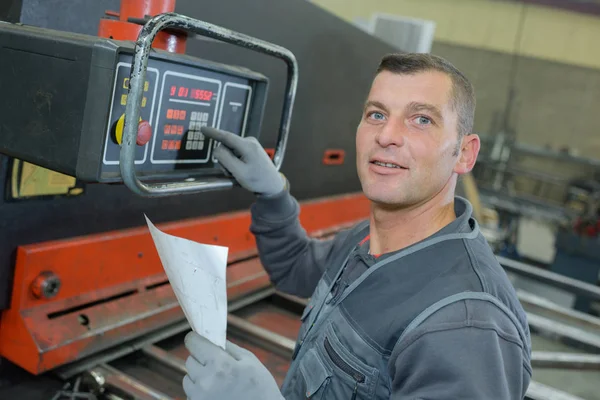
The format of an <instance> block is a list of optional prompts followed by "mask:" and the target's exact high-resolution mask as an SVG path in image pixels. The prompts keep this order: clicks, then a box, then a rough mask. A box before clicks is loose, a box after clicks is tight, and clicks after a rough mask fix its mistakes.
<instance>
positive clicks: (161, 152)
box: [101, 54, 266, 179]
mask: <svg viewBox="0 0 600 400" xmlns="http://www.w3.org/2000/svg"><path fill="white" fill-rule="evenodd" d="M130 71H131V56H130V55H128V54H122V55H121V57H120V59H119V62H118V64H117V67H116V71H115V74H114V75H115V77H114V82H113V95H112V102H111V105H110V111H109V117H108V123H107V127H106V135H105V140H104V143H103V145H104V149H103V157H102V171H101V174H102V175H103V176H104V178H106V179H110V177H111V176H116V174H118V173H119V155H120V144H121V140H122V136H123V126H124V117H125V106H126V104H127V93H128V89H129V87H128V84H129V76H130ZM260 86H266V79H264V78H262V79H261V77H260V76H255V77H250V76H237V75H234V74H231V73H225V72H221V71H218V70H211V69H208V68H202V67H197V66H192V65H185V64H179V63H174V62H173V61H172V60H170V61H163V60H156V59H153V58H150V60H149V62H148V68H147V73H146V79H145V81H144V89H143V90H144V94H143V97H142V102H141V109H140V122H141V121H148V122H149V123H150V125H151V127H152V137H151V139H150V141H149V142H148V143H146V144H144V145H141V146H137V147H136V157H135V164H136V173H137V174H139V175H140V177H142V178H143V177H144V175H149V174H152V175H153V176H156V175H157V173H158V174H167V173H168V172H170V171H175V170H181V171H184V170H187V171H189V170H191V169H195V170H197V171H208V170H211V169H214V167H215V164H216V163H217V161H216V159H215V158H214V155H213V151H214V149H215V147H216V143H213V140H212V139H210V138H207V137H204V135H203V134H202V132H201V131H200V130H201V128H202V127H204V126H210V127H216V128H219V129H223V130H226V131H229V132H232V133H235V134H237V135H240V136H246V135H247V134H250V135H253V136H258V131H257V129H256V125H257V124H256V123H254V124H253V125H250V126H249V124H248V123H249V122H256V121H254V120H255V119H256V118H259V119H260V115H261V114H260V112H256V111H258V110H256V108H258V109H261V108H262V106H263V103H264V96H260V97H259V96H256V94H257V93H258V94H260V93H261V91H262V92H263V93H264V91H265V88H264V87H263V88H261V87H260ZM261 97H263V98H261ZM253 105H254V106H255V112H254V115H252V113H251V111H252V106H253ZM253 128H254V131H253Z"/></svg>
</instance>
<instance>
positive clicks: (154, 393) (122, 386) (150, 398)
mask: <svg viewBox="0 0 600 400" xmlns="http://www.w3.org/2000/svg"><path fill="white" fill-rule="evenodd" d="M89 376H90V377H92V378H93V379H94V381H95V382H96V384H97V386H98V387H99V388H100V389H104V390H106V391H110V388H111V387H112V388H115V389H117V390H119V391H121V392H124V393H127V394H128V395H131V396H133V398H135V399H136V400H173V398H172V397H170V396H167V395H166V394H164V393H161V392H159V391H158V390H155V389H153V388H151V387H150V386H147V385H145V384H143V383H142V382H140V381H138V380H137V379H134V378H132V377H131V376H129V375H127V374H125V373H123V372H121V371H119V370H118V369H116V368H114V367H111V366H110V365H107V364H102V365H99V366H97V367H95V368H93V369H92V370H91V371H90V372H89Z"/></svg>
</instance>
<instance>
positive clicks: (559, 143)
mask: <svg viewBox="0 0 600 400" xmlns="http://www.w3.org/2000/svg"><path fill="white" fill-rule="evenodd" d="M313 3H315V4H317V5H318V6H321V7H323V8H324V9H326V10H328V11H330V12H332V13H333V14H336V15H337V16H339V17H340V18H342V19H345V20H347V21H348V22H354V21H356V20H357V19H369V18H370V16H371V15H372V14H373V13H374V12H382V13H390V14H397V15H403V16H408V17H415V18H423V19H429V20H433V21H435V22H436V32H435V39H434V45H433V48H432V53H434V54H438V55H440V56H443V57H445V58H447V59H448V60H450V61H451V62H453V63H454V64H455V65H457V66H458V67H459V68H461V69H462V70H463V71H464V72H465V73H466V74H467V76H468V77H469V78H470V79H471V80H472V81H473V83H474V84H475V87H476V90H477V97H478V110H477V114H476V124H475V129H476V131H477V132H478V133H481V134H484V135H485V134H494V133H495V132H497V131H499V130H500V129H502V126H501V122H502V121H503V119H504V112H505V110H506V109H507V99H508V93H509V88H510V82H511V76H512V74H513V72H514V88H515V102H514V105H513V107H512V112H511V113H510V115H509V117H508V121H509V128H513V129H514V130H515V131H516V135H517V140H518V141H519V142H522V143H527V144H532V145H539V146H549V147H550V148H553V149H562V148H565V147H567V146H568V147H570V149H571V151H573V153H574V154H579V155H581V156H586V157H594V158H600V157H599V156H598V155H600V132H599V130H600V129H599V128H598V127H597V123H596V115H597V113H598V110H600V46H598V44H597V38H598V37H600V18H598V17H594V16H589V15H584V14H580V13H575V12H569V11H565V10H560V9H554V8H548V7H543V6H537V5H524V4H519V3H512V2H504V1H497V0H370V1H363V0H314V1H313ZM520 24H521V26H522V29H519V25H520ZM519 32H520V34H519Z"/></svg>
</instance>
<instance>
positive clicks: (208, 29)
mask: <svg viewBox="0 0 600 400" xmlns="http://www.w3.org/2000/svg"><path fill="white" fill-rule="evenodd" d="M166 28H174V29H181V30H186V31H191V32H193V33H196V34H199V35H202V36H207V37H210V38H213V39H217V40H221V41H224V42H227V43H230V44H234V45H238V46H241V47H245V48H248V49H251V50H255V51H258V52H261V53H265V54H268V55H271V56H274V57H278V58H280V59H282V60H284V61H285V62H286V64H287V67H288V76H287V84H286V94H285V99H284V104H283V112H282V116H281V122H280V127H279V134H278V138H277V145H276V147H275V155H274V157H273V161H274V163H275V167H276V168H277V169H278V170H279V168H280V167H281V164H282V162H283V156H284V153H285V148H286V145H287V138H288V133H289V128H290V122H291V118H292V108H293V105H294V100H295V97H296V86H297V83H298V64H297V62H296V58H295V57H294V54H293V53H292V52H290V51H289V50H287V49H285V48H283V47H280V46H277V45H274V44H272V43H269V42H266V41H263V40H260V39H257V38H254V37H251V36H248V35H244V34H241V33H238V32H235V31H231V30H229V29H226V28H222V27H220V26H216V25H212V24H209V23H207V22H204V21H199V20H197V19H193V18H190V17H186V16H184V15H179V14H176V13H164V14H159V15H157V16H155V17H153V18H152V19H150V20H149V21H148V22H147V23H146V24H145V25H144V27H143V28H142V30H141V31H140V34H139V36H138V40H137V42H136V46H135V58H134V62H133V65H132V68H131V75H130V80H129V82H130V84H129V95H128V96H127V105H126V108H125V125H124V130H123V143H122V145H121V151H120V169H121V176H122V178H123V181H124V183H125V185H127V187H128V188H129V189H130V190H132V191H133V192H134V193H136V194H138V195H141V196H146V197H158V196H168V195H175V194H186V193H197V192H206V191H209V190H218V189H228V188H231V187H233V184H234V182H233V180H232V179H228V178H216V179H212V180H204V181H195V182H171V183H154V184H146V183H142V182H141V181H140V180H139V179H138V178H137V176H136V173H135V164H134V162H135V146H136V136H137V130H138V124H137V123H136V122H137V121H138V120H139V116H140V105H141V101H142V95H143V85H144V81H145V78H146V68H147V65H148V58H149V55H150V51H151V46H152V42H153V40H154V38H155V36H156V35H157V33H158V32H159V31H161V30H163V29H166Z"/></svg>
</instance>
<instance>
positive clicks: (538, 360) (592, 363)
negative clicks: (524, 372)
mask: <svg viewBox="0 0 600 400" xmlns="http://www.w3.org/2000/svg"><path fill="white" fill-rule="evenodd" d="M531 366H532V367H533V368H557V369H577V370H600V355H597V354H576V353H558V352H552V351H534V352H532V354H531Z"/></svg>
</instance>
